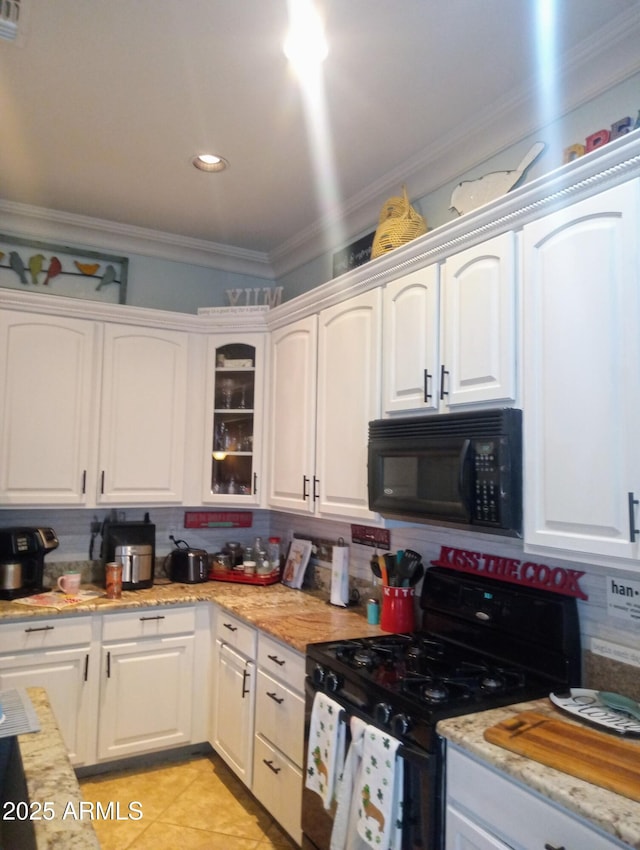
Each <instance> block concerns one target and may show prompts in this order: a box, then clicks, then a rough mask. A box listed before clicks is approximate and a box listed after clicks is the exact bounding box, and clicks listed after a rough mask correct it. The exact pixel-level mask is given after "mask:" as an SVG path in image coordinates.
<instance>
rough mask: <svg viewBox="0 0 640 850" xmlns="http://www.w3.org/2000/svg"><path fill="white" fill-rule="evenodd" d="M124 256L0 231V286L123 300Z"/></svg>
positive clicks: (114, 302) (127, 260)
mask: <svg viewBox="0 0 640 850" xmlns="http://www.w3.org/2000/svg"><path fill="white" fill-rule="evenodd" d="M128 273H129V259H128V257H118V256H114V255H111V254H103V253H101V252H99V251H84V250H82V249H80V248H71V247H69V246H66V245H54V244H52V243H49V242H40V241H35V240H32V239H24V238H22V237H18V236H10V235H8V234H5V233H0V287H5V288H8V289H16V290H19V291H21V292H34V293H41V294H46V295H64V296H67V297H70V298H86V299H89V300H91V301H106V302H108V303H112V304H126V303H127V279H128Z"/></svg>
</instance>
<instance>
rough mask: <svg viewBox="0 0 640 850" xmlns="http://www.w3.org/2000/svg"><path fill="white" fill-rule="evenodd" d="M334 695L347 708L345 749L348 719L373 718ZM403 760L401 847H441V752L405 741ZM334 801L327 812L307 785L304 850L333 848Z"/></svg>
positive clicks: (311, 691) (308, 698) (310, 691)
mask: <svg viewBox="0 0 640 850" xmlns="http://www.w3.org/2000/svg"><path fill="white" fill-rule="evenodd" d="M305 691H306V694H305V746H304V754H305V771H304V775H303V782H304V777H306V775H307V761H306V759H307V751H308V743H309V726H310V721H311V708H312V705H313V698H314V695H315V687H314V686H313V684H311V683H310V682H309V680H307V682H306V685H305ZM331 698H332V699H334V700H335V701H336V702H337V703H339V704H340V705H341V706H342V707H343V709H344V715H343V718H342V722H344V723H346V748H345V752H347V751H348V748H349V746H350V744H351V736H350V734H349V721H350V718H351V716H353V715H356V716H357V717H360V719H361V720H364V721H365V722H366V723H369V722H371V719H370V718H368V717H367V716H366V715H364V714H362V713H361V712H359V711H358V710H357V709H355V708H353V706H350V705H348V704H346V703H344V702H343V701H342V700H341V699H340V696H339V695H336V694H331ZM400 752H401V755H402V758H403V760H404V806H403V828H402V850H442V848H443V847H444V841H443V824H444V819H443V799H444V796H443V793H442V791H443V789H442V782H443V770H442V768H441V765H442V764H443V760H442V751H441V750H439V751H438V752H436V753H427V752H426V751H424V750H419V749H418V748H416V747H413V746H405V745H404V744H402V746H401V748H400ZM334 815H335V803H333V804H332V806H331V808H330V809H329V810H328V811H327V810H326V809H325V807H324V803H323V802H322V799H321V798H320V795H319V794H317V793H316V792H315V791H311V790H310V789H308V788H306V787H304V788H303V791H302V847H303V850H330V846H331V833H332V830H333V819H334Z"/></svg>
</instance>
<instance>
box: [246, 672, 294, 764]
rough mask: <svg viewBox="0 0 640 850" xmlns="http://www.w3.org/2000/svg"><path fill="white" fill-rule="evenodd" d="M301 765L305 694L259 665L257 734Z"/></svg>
mask: <svg viewBox="0 0 640 850" xmlns="http://www.w3.org/2000/svg"><path fill="white" fill-rule="evenodd" d="M258 733H259V734H261V735H262V736H263V737H264V738H266V739H267V740H268V741H270V742H271V743H272V744H274V745H275V746H276V747H277V748H278V749H279V750H282V752H283V753H285V755H287V756H288V757H289V758H290V759H291V761H292V762H293V763H294V764H297V765H302V758H303V755H302V754H303V747H304V698H303V697H302V696H301V695H299V694H297V693H295V692H294V691H292V690H290V689H289V688H288V687H286V685H283V684H281V682H279V681H278V680H277V679H273V678H271V676H269V675H268V674H267V673H265V672H264V670H262V669H260V668H258V685H257V691H256V734H258Z"/></svg>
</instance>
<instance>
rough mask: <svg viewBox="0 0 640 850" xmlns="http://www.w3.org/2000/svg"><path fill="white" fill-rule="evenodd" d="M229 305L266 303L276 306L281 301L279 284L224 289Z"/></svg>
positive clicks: (269, 305)
mask: <svg viewBox="0 0 640 850" xmlns="http://www.w3.org/2000/svg"><path fill="white" fill-rule="evenodd" d="M225 292H226V294H227V301H228V302H229V306H230V307H238V306H240V305H243V304H244V305H249V304H252V305H255V304H266V305H267V306H268V307H277V306H278V304H280V302H281V301H282V287H281V286H254V287H252V288H247V289H225Z"/></svg>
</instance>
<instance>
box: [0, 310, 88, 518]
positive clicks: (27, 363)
mask: <svg viewBox="0 0 640 850" xmlns="http://www.w3.org/2000/svg"><path fill="white" fill-rule="evenodd" d="M99 330H100V329H99V326H98V325H97V324H96V323H95V322H91V321H85V320H82V319H71V318H65V317H62V316H43V315H38V314H30V313H22V312H17V311H11V310H7V311H0V399H1V400H2V403H1V404H0V417H1V418H0V502H1V503H2V504H5V505H32V504H59V505H84V504H85V503H86V502H87V500H88V498H89V497H88V493H90V491H91V489H92V486H94V485H95V462H94V461H93V460H92V457H95V455H92V450H93V451H95V445H94V444H93V442H92V441H93V438H94V434H95V428H96V423H95V418H94V401H95V398H96V395H97V389H98V388H97V383H98V375H99V370H98V367H97V363H98V343H99Z"/></svg>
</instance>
